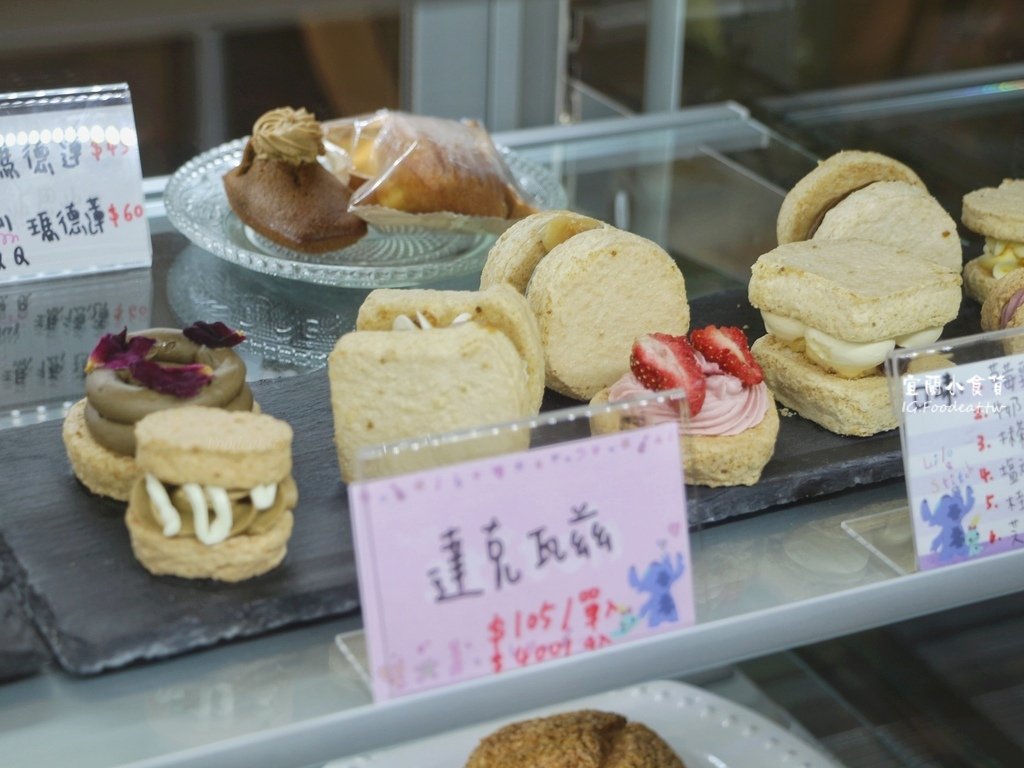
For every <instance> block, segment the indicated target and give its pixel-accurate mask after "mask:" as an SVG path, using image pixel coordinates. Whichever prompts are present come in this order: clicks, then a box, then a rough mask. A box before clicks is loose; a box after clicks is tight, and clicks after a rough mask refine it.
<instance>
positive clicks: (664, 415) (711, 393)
mask: <svg viewBox="0 0 1024 768" xmlns="http://www.w3.org/2000/svg"><path fill="white" fill-rule="evenodd" d="M697 362H698V363H699V364H700V367H701V370H702V371H703V373H704V380H705V382H706V383H707V394H706V395H705V397H704V405H703V406H702V407H701V409H700V412H699V413H698V414H697V415H696V416H692V417H690V419H689V421H688V422H687V424H686V426H685V428H684V431H685V432H686V434H689V435H715V436H722V435H738V434H739V433H740V432H745V431H746V430H748V429H751V428H753V427H756V426H757V425H758V424H760V423H761V420H762V419H763V418H764V415H765V413H766V412H767V411H768V388H767V387H766V386H765V384H764V382H761V383H760V384H756V385H754V386H753V387H744V386H743V383H742V382H741V381H740V380H739V379H737V378H736V377H735V376H730V375H729V374H727V373H723V372H722V369H721V368H719V367H718V365H716V364H715V363H709V362H707V361H706V360H705V359H704V357H703V356H702V355H701V354H700V353H699V352H698V353H697ZM645 393H646V394H653V393H652V392H651V391H650V390H648V389H645V388H644V387H643V385H641V384H640V382H639V381H637V380H636V377H635V376H634V375H633V374H632V373H627V374H626V375H624V376H623V377H622V378H621V379H619V380H618V381H617V382H615V383H614V384H612V387H611V389H610V390H609V391H608V402H610V403H615V402H618V401H619V400H625V399H627V398H630V397H637V396H639V395H642V394H645ZM646 414H647V421H648V423H649V424H661V423H664V422H666V421H674V420H675V419H676V409H675V406H674V405H673V404H671V403H662V404H653V405H651V406H648V407H647V408H646Z"/></svg>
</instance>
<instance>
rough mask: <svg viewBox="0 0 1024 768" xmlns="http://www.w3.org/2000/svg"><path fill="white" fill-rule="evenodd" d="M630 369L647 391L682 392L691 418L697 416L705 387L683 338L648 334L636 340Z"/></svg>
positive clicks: (663, 334) (698, 368) (698, 366)
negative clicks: (688, 405)
mask: <svg viewBox="0 0 1024 768" xmlns="http://www.w3.org/2000/svg"><path fill="white" fill-rule="evenodd" d="M629 369H630V370H631V371H632V372H633V375H634V376H636V379H637V381H639V382H640V384H641V385H642V386H643V387H644V388H646V389H651V390H654V391H655V392H662V391H664V390H666V389H682V390H685V391H686V401H687V402H688V403H689V404H690V415H691V416H696V415H697V414H698V413H700V409H701V408H702V407H703V406H704V395H705V393H706V392H707V383H706V382H705V381H704V374H703V373H702V372H701V370H700V364H699V363H698V362H697V357H696V356H695V355H694V353H693V347H691V346H690V343H689V342H688V341H687V340H686V337H685V336H669V335H668V334H667V333H648V334H646V335H644V336H641V337H639V338H638V339H637V340H636V341H634V342H633V351H632V353H631V354H630V356H629Z"/></svg>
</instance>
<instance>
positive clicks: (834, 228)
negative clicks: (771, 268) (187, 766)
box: [812, 181, 963, 272]
mask: <svg viewBox="0 0 1024 768" xmlns="http://www.w3.org/2000/svg"><path fill="white" fill-rule="evenodd" d="M844 238H856V239H860V240H871V241H873V242H876V243H881V244H882V245H887V246H890V247H892V248H895V249H897V250H899V251H903V252H905V253H909V254H911V255H913V256H917V257H918V258H922V259H926V260H929V261H934V262H935V263H937V264H939V265H940V266H942V267H945V268H946V269H949V270H952V271H954V272H959V271H960V269H961V268H962V267H963V249H962V248H961V245H960V238H959V236H958V235H957V232H956V223H955V222H954V221H953V218H952V217H951V216H950V215H949V214H948V213H947V212H946V210H945V209H944V208H943V207H942V206H941V205H939V202H938V201H937V200H936V199H935V198H934V197H932V196H931V195H929V194H928V192H927V191H925V190H924V189H923V188H922V187H920V186H917V185H914V184H908V183H907V182H905V181H879V182H876V183H874V184H870V185H868V186H866V187H864V188H863V189H858V190H856V191H855V192H851V193H850V195H849V196H848V197H846V198H845V199H844V200H842V201H841V202H839V203H838V204H837V205H836V206H835V207H834V208H832V209H831V210H830V211H828V212H827V213H826V214H825V217H824V219H822V221H821V225H820V226H819V227H818V228H817V230H816V231H815V233H814V237H813V238H812V239H814V240H839V239H844Z"/></svg>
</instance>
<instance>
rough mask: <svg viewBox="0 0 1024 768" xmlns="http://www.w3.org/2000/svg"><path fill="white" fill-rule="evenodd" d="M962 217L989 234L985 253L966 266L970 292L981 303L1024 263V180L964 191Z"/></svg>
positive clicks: (969, 224)
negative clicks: (998, 284) (1002, 280)
mask: <svg viewBox="0 0 1024 768" xmlns="http://www.w3.org/2000/svg"><path fill="white" fill-rule="evenodd" d="M961 219H962V220H963V223H964V226H966V227H967V228H968V229H970V230H971V231H972V232H976V233H977V234H979V235H984V236H985V246H984V249H983V250H982V254H981V256H978V257H976V258H974V259H971V260H970V261H968V262H967V264H966V265H965V266H964V286H965V288H966V290H967V295H968V296H970V297H971V298H972V299H974V300H975V301H977V302H979V303H981V302H984V301H985V299H986V298H987V297H988V295H989V293H990V292H991V291H992V289H993V288H994V287H995V286H996V284H997V283H998V282H999V281H1000V280H1001V279H1002V278H1003V277H1004V276H1005V275H1007V274H1010V273H1012V272H1015V271H1017V270H1019V269H1020V268H1021V267H1024V180H1022V179H1004V180H1003V182H1002V183H1001V184H1000V185H999V186H998V187H985V188H984V189H976V190H974V191H973V192H969V193H968V194H966V195H964V199H963V213H962V215H961Z"/></svg>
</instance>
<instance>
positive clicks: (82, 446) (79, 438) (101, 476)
mask: <svg viewBox="0 0 1024 768" xmlns="http://www.w3.org/2000/svg"><path fill="white" fill-rule="evenodd" d="M87 405H88V403H87V401H86V399H85V398H84V397H83V398H82V399H81V400H79V401H78V402H77V403H75V404H74V405H73V406H71V410H69V411H68V415H67V416H66V417H65V418H64V425H63V429H62V433H61V435H62V437H63V439H64V448H65V450H66V451H67V454H68V460H69V461H70V462H71V470H72V471H73V472H74V473H75V476H76V477H77V478H78V479H79V480H80V481H81V482H82V485H84V486H85V487H86V488H88V489H89V490H90V491H92V492H93V493H95V494H96V495H98V496H109V497H110V498H112V499H115V500H117V501H128V495H129V494H130V493H131V488H132V484H133V483H134V482H135V479H136V477H137V476H138V471H137V470H136V468H135V458H134V457H132V456H131V455H128V454H123V453H117V452H115V451H112V450H110V449H109V448H107V447H106V446H104V445H103V444H101V443H98V442H96V440H95V439H94V438H93V436H92V435H91V434H90V433H89V425H88V424H87V423H86V421H85V409H86V407H87Z"/></svg>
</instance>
